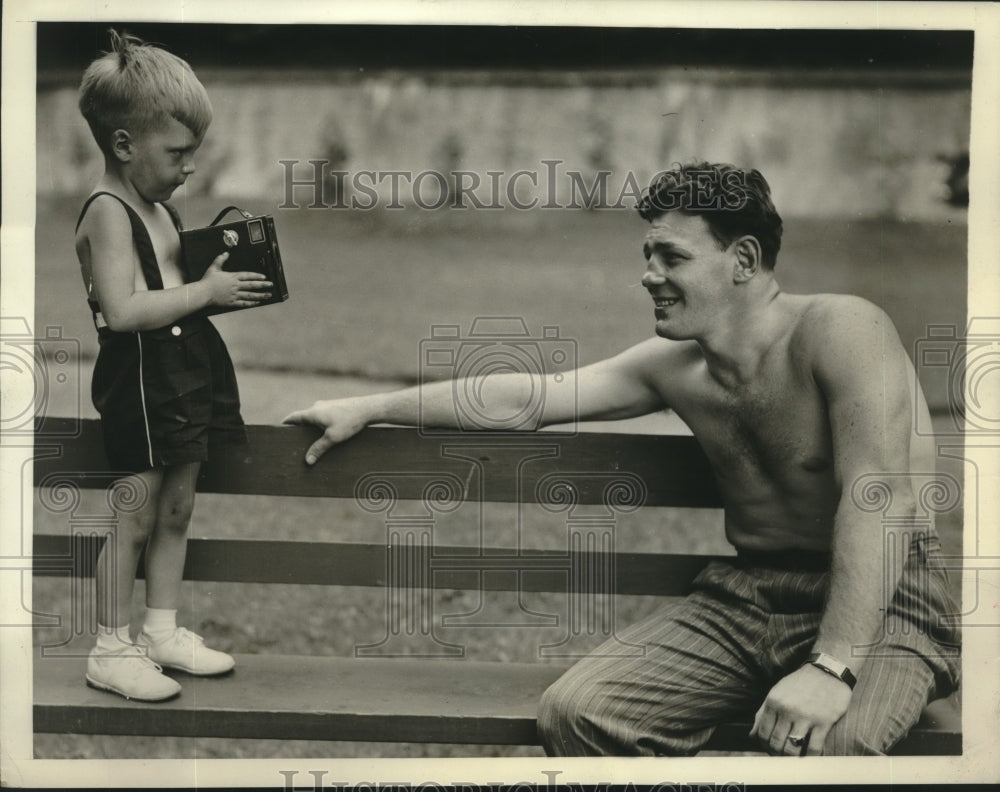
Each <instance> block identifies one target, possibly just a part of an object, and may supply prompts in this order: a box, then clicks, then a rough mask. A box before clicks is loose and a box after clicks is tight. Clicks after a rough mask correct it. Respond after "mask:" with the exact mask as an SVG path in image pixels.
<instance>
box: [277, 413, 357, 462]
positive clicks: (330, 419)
mask: <svg viewBox="0 0 1000 792" xmlns="http://www.w3.org/2000/svg"><path fill="white" fill-rule="evenodd" d="M282 423H286V424H307V425H311V426H318V427H320V428H321V429H322V430H323V436H322V437H320V438H319V440H317V441H316V442H315V443H313V444H312V445H311V446H309V450H308V451H306V464H307V465H314V464H316V460H318V459H319V458H320V457H321V456H323V454H325V453H326V452H327V450H328V449H329V448H330V447H331V446H333V445H336V444H337V443H342V442H344V441H345V440H348V439H350V438H352V437H354V435H356V434H357V433H358V432H360V431H361V430H362V429H364V428H365V426H367V425H368V423H369V415H368V410H367V409H366V407H365V402H364V401H363V400H362V399H356V398H352V399H335V400H333V401H318V402H316V403H315V404H313V406H312V407H309V408H308V409H306V410H296V411H295V412H293V413H291V414H290V415H287V416H285V418H284V419H283V420H282Z"/></svg>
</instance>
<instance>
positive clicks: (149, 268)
mask: <svg viewBox="0 0 1000 792" xmlns="http://www.w3.org/2000/svg"><path fill="white" fill-rule="evenodd" d="M101 195H110V196H111V197H112V198H114V199H115V200H116V201H118V202H119V203H120V204H121V205H122V206H124V207H125V213H126V214H127V215H128V220H129V223H130V224H131V226H132V239H133V241H134V242H135V249H136V251H137V252H138V253H139V266H140V267H142V277H143V278H145V279H146V288H148V289H149V290H150V291H157V290H161V289H163V278H161V277H160V267H159V265H158V264H157V262H156V252H155V251H154V250H153V242H152V240H151V239H150V238H149V232H148V231H147V230H146V226H145V224H144V223H143V222H142V218H140V217H139V215H138V214H137V213H136V211H135V209H133V208H132V207H131V206H129V205H128V204H127V203H126V202H125V201H123V200H122V199H121V198H119V197H118V196H117V195H115V194H114V193H110V192H96V193H94V194H93V195H91V196H90V197H89V198H88V199H87V201H86V203H84V205H83V209H81V210H80V218H79V219H78V220H77V221H76V227H77V228H79V227H80V223H82V222H83V216H84V215H85V214H86V213H87V209H89V208H90V205H91V204H92V203H93V202H94V199H95V198H98V197H99V196H101ZM163 206H164V207H165V208H166V210H167V213H168V214H169V215H170V219H171V220H172V221H173V224H174V226H175V227H176V228H177V230H178V231H179V230H180V217H178V215H177V211H176V210H175V209H174V208H173V207H172V206H168V205H167V204H163Z"/></svg>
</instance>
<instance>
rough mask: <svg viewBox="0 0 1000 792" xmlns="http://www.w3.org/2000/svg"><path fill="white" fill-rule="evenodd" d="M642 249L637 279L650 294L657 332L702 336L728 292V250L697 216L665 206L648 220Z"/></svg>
mask: <svg viewBox="0 0 1000 792" xmlns="http://www.w3.org/2000/svg"><path fill="white" fill-rule="evenodd" d="M643 254H644V255H645V257H646V274H645V275H644V276H643V278H642V285H643V286H645V287H646V289H647V290H648V291H649V294H650V296H651V297H652V298H653V306H654V307H653V313H654V316H655V317H656V334H657V335H659V336H662V337H664V338H670V339H673V340H682V339H697V338H701V337H703V336H704V334H705V333H706V332H707V331H708V330H709V329H711V327H712V326H713V324H714V319H715V317H716V315H717V313H718V312H719V311H720V310H723V309H724V308H725V305H726V302H727V300H728V299H729V297H730V296H731V294H730V291H729V290H731V289H732V285H733V265H734V258H733V255H732V252H731V251H729V250H720V249H719V244H718V242H716V240H715V238H714V237H713V236H712V234H711V231H710V230H709V227H708V223H706V222H705V220H704V219H703V218H702V217H700V216H697V215H685V214H680V213H679V212H668V213H667V214H664V215H661V216H660V217H657V218H655V219H654V220H653V221H652V223H651V224H650V229H649V231H648V232H647V234H646V238H645V240H644V243H643Z"/></svg>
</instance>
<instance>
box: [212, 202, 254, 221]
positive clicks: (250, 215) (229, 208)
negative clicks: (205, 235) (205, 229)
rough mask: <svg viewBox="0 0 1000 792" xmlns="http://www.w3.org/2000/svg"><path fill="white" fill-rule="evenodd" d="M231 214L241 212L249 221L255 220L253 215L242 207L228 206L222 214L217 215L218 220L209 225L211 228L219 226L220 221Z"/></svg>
mask: <svg viewBox="0 0 1000 792" xmlns="http://www.w3.org/2000/svg"><path fill="white" fill-rule="evenodd" d="M230 212H239V213H240V214H241V215H243V217H244V218H245V219H247V220H250V219H252V218H253V215H252V214H250V213H249V212H247V211H245V210H243V209H240V207H238V206H227V207H226V208H225V209H223V210H222V211H221V212H219V214H218V215H216V218H215V219H214V220H213V221H212V222H211V223H209V225H210V226H214V225H218V224H219V221H220V220H221V219H222V218H223V217H225V216H226V215H227V214H229V213H230Z"/></svg>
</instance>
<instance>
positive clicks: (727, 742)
mask: <svg viewBox="0 0 1000 792" xmlns="http://www.w3.org/2000/svg"><path fill="white" fill-rule="evenodd" d="M236 662H237V665H236V670H235V671H234V672H233V673H232V674H230V675H228V676H224V677H220V678H216V679H204V678H198V677H190V676H186V675H179V676H178V679H179V680H180V681H181V683H182V684H183V686H184V690H183V692H182V693H181V695H180V696H179V697H178V698H176V699H174V700H173V701H168V702H163V703H160V704H143V703H139V702H133V701H127V700H125V699H123V698H121V697H119V696H115V695H111V694H108V693H103V692H100V691H96V690H93V689H91V688H89V687H87V686H86V684H85V683H84V681H83V671H84V663H85V661H84V659H83V658H81V657H72V658H68V657H54V656H47V657H37V656H36V659H35V699H34V718H35V731H37V732H61V733H86V734H118V735H123V734H145V735H154V736H165V735H179V736H187V737H235V738H261V739H299V740H352V741H353V740H357V741H375V742H436V743H457V744H480V745H534V744H537V742H538V738H537V734H536V725H535V709H536V707H537V705H538V700H539V698H540V696H541V694H542V692H543V691H544V690H545V688H546V687H548V686H549V685H550V684H551V683H552V682H553V681H555V680H556V679H557V678H558V677H559V676H560V674H562V673H563V671H564V670H565V667H564V666H561V665H555V664H546V663H500V662H479V661H469V660H432V661H428V660H418V659H408V658H393V659H384V658H366V659H354V658H345V657H317V656H300V655H296V656H282V655H237V656H236ZM956 718H957V713H956V711H955V709H954V706H953V704H952V702H950V701H948V700H945V701H941V702H935V703H934V704H932V705H931V707H930V708H929V709H928V711H927V712H925V714H924V718H923V719H922V721H921V724H920V726H919V728H917V729H915V730H914V731H913V733H911V734H910V736H909V737H908V738H907V739H906V740H905V741H904V743H902V744H901V745H900V746H898V747H897V749H896V750H895V751H894V754H960V753H961V736H960V735H959V734H957V733H956V732H957V728H958V724H957V723H956ZM748 730H749V727H748V725H746V724H727V725H725V726H723V727H721V728H720V729H719V730H718V731H717V732H716V735H715V737H714V738H713V739H712V741H711V743H710V744H709V745H708V746H707V748H709V749H714V750H730V751H734V750H736V751H738V750H747V751H752V750H759V749H758V748H757V746H756V744H755V743H754V742H753V741H752V740H750V739H749V738H748V737H747V732H748Z"/></svg>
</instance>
